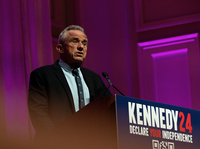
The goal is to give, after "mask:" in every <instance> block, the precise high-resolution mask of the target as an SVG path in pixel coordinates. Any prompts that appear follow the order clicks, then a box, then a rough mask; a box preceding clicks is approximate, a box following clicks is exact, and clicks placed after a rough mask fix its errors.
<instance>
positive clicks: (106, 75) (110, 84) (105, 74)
mask: <svg viewBox="0 0 200 149" xmlns="http://www.w3.org/2000/svg"><path fill="white" fill-rule="evenodd" d="M102 75H103V77H104V78H106V80H107V81H108V84H109V86H108V87H107V88H106V89H105V90H104V91H103V93H104V92H105V91H106V90H107V89H108V88H109V87H110V86H113V87H114V88H115V89H116V90H117V91H118V92H119V93H120V94H121V95H123V96H125V95H124V94H123V93H122V92H120V91H119V90H118V89H117V88H116V87H115V86H114V85H113V84H112V82H111V81H110V79H109V76H108V73H107V72H103V73H102ZM103 93H102V94H101V95H100V96H99V97H101V96H102V95H103Z"/></svg>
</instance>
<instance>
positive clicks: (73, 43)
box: [62, 30, 88, 68]
mask: <svg viewBox="0 0 200 149" xmlns="http://www.w3.org/2000/svg"><path fill="white" fill-rule="evenodd" d="M87 44H88V40H87V37H86V35H85V34H84V33H83V32H81V31H79V30H70V31H68V32H67V41H66V43H65V44H64V45H63V46H62V47H63V50H64V51H63V54H62V59H63V60H64V61H65V62H66V63H67V64H68V65H70V66H71V67H73V68H75V67H80V66H81V64H82V62H83V61H84V59H85V57H86V55H87Z"/></svg>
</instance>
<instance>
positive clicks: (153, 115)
mask: <svg viewBox="0 0 200 149" xmlns="http://www.w3.org/2000/svg"><path fill="white" fill-rule="evenodd" d="M40 145H43V147H42V148H48V149H51V148H52V149H55V148H59V149H188V148H190V149H199V147H200V111H197V110H192V109H187V108H182V107H177V106H172V105H167V104H162V103H157V102H152V101H147V100H142V99H137V98H131V97H125V96H120V95H113V96H108V97H103V98H100V99H96V100H94V101H92V102H91V103H90V104H88V105H87V106H85V107H84V108H82V109H81V110H79V111H78V112H76V113H75V114H73V115H72V116H70V117H69V118H67V119H66V120H65V121H64V122H63V123H61V124H59V125H58V126H56V127H55V128H54V129H53V130H52V131H51V132H50V133H49V134H48V136H47V137H46V138H45V139H44V140H43V142H42V144H40Z"/></svg>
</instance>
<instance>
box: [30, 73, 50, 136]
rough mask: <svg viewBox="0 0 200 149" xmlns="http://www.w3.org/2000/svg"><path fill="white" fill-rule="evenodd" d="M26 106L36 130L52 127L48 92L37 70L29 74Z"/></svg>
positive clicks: (41, 131)
mask: <svg viewBox="0 0 200 149" xmlns="http://www.w3.org/2000/svg"><path fill="white" fill-rule="evenodd" d="M28 108H29V114H30V118H31V122H32V124H33V127H34V128H35V130H36V132H40V133H45V132H47V131H49V130H50V129H52V128H53V122H52V120H51V118H50V116H49V111H48V93H47V86H46V84H45V80H44V78H43V77H42V76H41V74H40V73H39V72H37V71H33V72H32V73H31V75H30V81H29V92H28Z"/></svg>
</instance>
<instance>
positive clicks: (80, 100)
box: [72, 69, 85, 109]
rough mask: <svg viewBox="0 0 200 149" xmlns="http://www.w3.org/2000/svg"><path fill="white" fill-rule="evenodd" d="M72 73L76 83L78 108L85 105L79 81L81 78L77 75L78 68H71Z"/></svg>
mask: <svg viewBox="0 0 200 149" xmlns="http://www.w3.org/2000/svg"><path fill="white" fill-rule="evenodd" d="M72 73H73V74H74V77H75V80H76V85H77V89H78V97H79V109H81V108H83V107H84V106H85V102H84V95H83V86H82V83H81V78H80V76H79V73H78V70H77V69H73V71H72Z"/></svg>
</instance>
